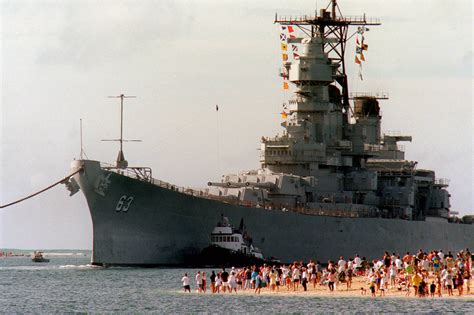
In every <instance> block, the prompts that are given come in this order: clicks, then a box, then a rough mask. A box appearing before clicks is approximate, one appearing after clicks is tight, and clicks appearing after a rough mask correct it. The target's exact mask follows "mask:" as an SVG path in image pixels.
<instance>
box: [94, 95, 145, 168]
mask: <svg viewBox="0 0 474 315" xmlns="http://www.w3.org/2000/svg"><path fill="white" fill-rule="evenodd" d="M109 98H120V138H119V139H111V140H102V141H118V142H120V150H119V153H118V155H117V160H116V165H115V166H116V167H117V168H127V166H128V162H127V160H125V156H124V154H123V143H124V142H140V141H141V140H125V139H123V99H124V98H136V96H130V95H124V94H120V95H117V96H109Z"/></svg>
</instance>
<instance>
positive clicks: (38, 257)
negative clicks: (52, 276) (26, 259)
mask: <svg viewBox="0 0 474 315" xmlns="http://www.w3.org/2000/svg"><path fill="white" fill-rule="evenodd" d="M31 261H33V262H49V259H48V258H44V256H43V252H40V251H35V252H34V253H33V256H32V257H31Z"/></svg>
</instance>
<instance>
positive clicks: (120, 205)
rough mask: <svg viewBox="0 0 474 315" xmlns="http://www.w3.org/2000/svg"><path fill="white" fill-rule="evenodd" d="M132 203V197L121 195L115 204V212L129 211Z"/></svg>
mask: <svg viewBox="0 0 474 315" xmlns="http://www.w3.org/2000/svg"><path fill="white" fill-rule="evenodd" d="M132 201H133V197H132V196H127V195H122V197H120V199H119V201H118V202H117V206H116V207H115V211H117V212H119V211H122V212H127V211H128V209H130V205H131V204H132Z"/></svg>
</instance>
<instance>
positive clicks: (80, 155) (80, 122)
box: [79, 118, 84, 160]
mask: <svg viewBox="0 0 474 315" xmlns="http://www.w3.org/2000/svg"><path fill="white" fill-rule="evenodd" d="M79 126H80V133H81V153H80V154H79V158H80V159H81V160H83V159H84V147H83V146H82V118H80V119H79Z"/></svg>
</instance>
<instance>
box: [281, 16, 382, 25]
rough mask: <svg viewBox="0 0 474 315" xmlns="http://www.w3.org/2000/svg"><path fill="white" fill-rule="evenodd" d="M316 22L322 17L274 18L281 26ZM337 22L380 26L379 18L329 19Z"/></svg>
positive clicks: (351, 17)
mask: <svg viewBox="0 0 474 315" xmlns="http://www.w3.org/2000/svg"><path fill="white" fill-rule="evenodd" d="M317 20H323V18H322V17H318V16H316V15H279V16H277V17H276V18H275V23H281V24H292V23H295V24H314V23H315V22H316V21H317ZM330 20H333V21H337V22H345V23H353V24H369V25H370V24H374V25H378V24H380V19H379V18H367V17H366V16H365V15H364V16H360V15H359V16H337V17H336V18H335V19H332V18H331V19H330Z"/></svg>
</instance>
